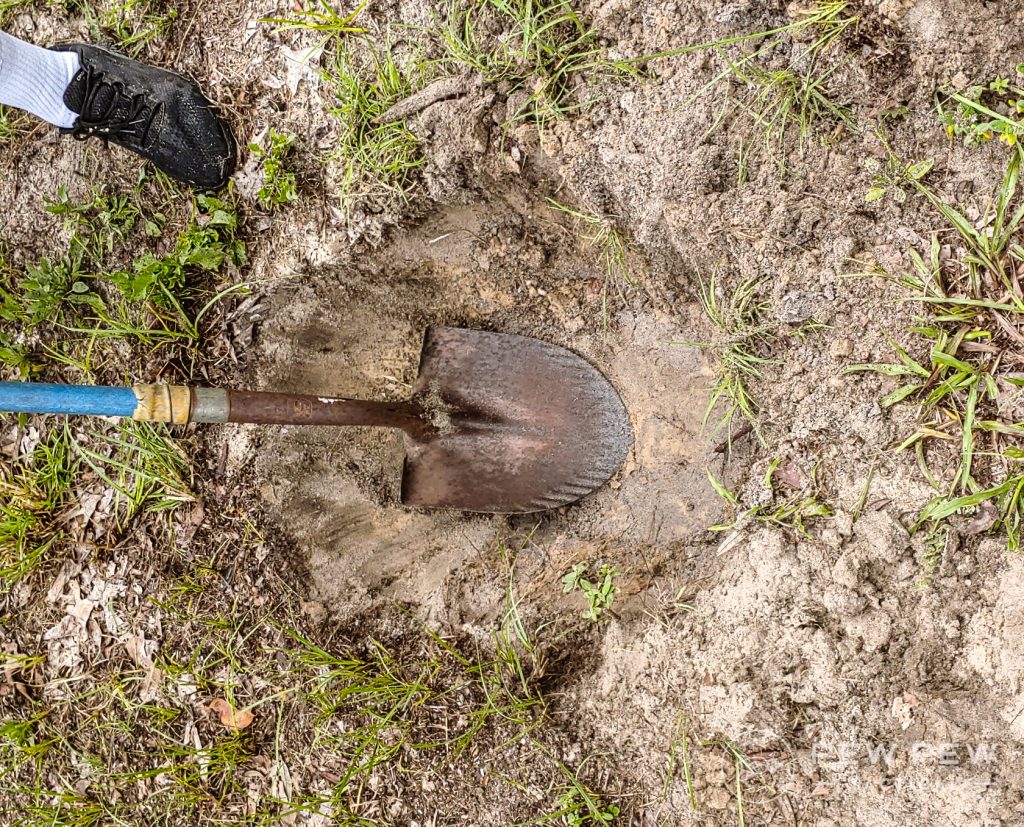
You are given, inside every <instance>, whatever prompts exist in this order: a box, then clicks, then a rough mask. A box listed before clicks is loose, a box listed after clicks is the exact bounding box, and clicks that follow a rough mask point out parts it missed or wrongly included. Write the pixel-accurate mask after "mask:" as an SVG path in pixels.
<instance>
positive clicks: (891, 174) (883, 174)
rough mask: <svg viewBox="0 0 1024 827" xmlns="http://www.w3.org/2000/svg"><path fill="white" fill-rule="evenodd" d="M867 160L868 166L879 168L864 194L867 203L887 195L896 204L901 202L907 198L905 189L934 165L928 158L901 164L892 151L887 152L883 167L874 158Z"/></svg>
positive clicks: (911, 185)
mask: <svg viewBox="0 0 1024 827" xmlns="http://www.w3.org/2000/svg"><path fill="white" fill-rule="evenodd" d="M869 161H871V162H872V163H870V164H868V167H869V168H877V169H879V171H878V173H877V174H876V175H875V177H874V179H873V180H872V182H871V188H870V189H869V190H868V191H867V193H866V194H865V196H864V200H865V202H867V203H869V204H870V203H871V202H872V201H878V200H879V199H881V198H884V197H885V196H887V195H888V196H890V197H891V198H892V200H893V201H895V202H896V203H897V204H902V203H903V202H904V201H906V200H907V190H908V189H911V188H912V187H913V185H914V183H915V182H918V181H920V180H921V179H922V178H924V176H925V175H927V174H928V173H929V172H931V169H932V167H933V166H934V165H935V162H934V161H932V160H931V159H930V158H929V159H927V160H925V161H914V162H913V163H910V164H903V163H901V162H900V161H899V160H898V159H897V158H896V156H894V155H893V154H892V153H890V154H889V160H888V162H887V164H886V167H885V169H880V167H881V164H880V162H878V161H877V160H876V159H874V158H871V159H869ZM866 163H867V162H866ZM876 165H877V166H876Z"/></svg>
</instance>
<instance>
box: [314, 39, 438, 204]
mask: <svg viewBox="0 0 1024 827" xmlns="http://www.w3.org/2000/svg"><path fill="white" fill-rule="evenodd" d="M323 71H324V79H325V81H326V83H327V85H328V88H329V89H330V91H331V93H332V97H333V102H332V103H331V104H330V105H329V106H328V112H329V113H330V114H331V115H332V116H333V117H334V119H335V120H336V121H337V122H338V137H337V143H336V146H335V149H334V152H333V153H332V154H331V156H330V159H329V162H330V163H333V164H338V166H339V179H340V181H339V187H340V192H341V203H342V207H343V208H344V210H345V212H346V214H348V215H351V214H352V212H353V210H355V209H357V208H363V207H366V206H372V207H375V208H377V207H380V206H382V205H393V204H398V203H401V202H403V201H404V200H405V199H406V198H407V197H408V194H409V192H410V191H411V190H412V188H413V185H414V183H415V180H416V177H415V173H416V171H417V170H418V169H419V168H420V167H422V166H423V164H424V158H423V155H422V153H421V151H420V146H419V140H418V139H417V138H416V136H415V135H414V134H413V133H412V132H411V131H410V130H409V128H408V127H407V126H406V125H405V123H404V122H402V121H382V120H381V116H382V115H384V113H385V112H387V111H388V110H389V109H390V108H391V107H392V106H394V105H395V104H396V103H398V102H399V101H402V100H404V99H405V98H407V97H409V96H410V95H411V94H412V93H413V92H415V91H417V90H418V89H419V88H420V87H421V86H422V84H423V83H424V82H425V81H426V79H427V75H426V73H425V70H424V66H423V64H422V62H420V61H417V60H415V59H413V60H410V61H408V62H405V63H402V62H400V61H399V59H398V58H397V57H396V56H395V54H394V53H393V51H392V50H391V49H390V48H386V47H378V46H376V45H373V44H372V43H369V42H361V43H360V42H352V43H349V42H348V41H343V42H341V43H339V44H338V46H337V47H336V48H335V50H334V52H333V53H332V54H331V56H330V58H329V60H328V62H327V64H326V65H325V67H324V70H323Z"/></svg>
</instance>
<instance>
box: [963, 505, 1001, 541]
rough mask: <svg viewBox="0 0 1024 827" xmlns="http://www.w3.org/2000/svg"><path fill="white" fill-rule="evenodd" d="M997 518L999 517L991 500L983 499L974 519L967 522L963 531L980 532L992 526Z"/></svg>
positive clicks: (969, 532)
mask: <svg viewBox="0 0 1024 827" xmlns="http://www.w3.org/2000/svg"><path fill="white" fill-rule="evenodd" d="M997 519H999V512H998V511H997V510H996V507H995V506H994V505H993V504H992V501H991V500H985V502H983V503H982V504H981V507H980V508H979V509H978V513H977V514H976V515H975V517H974V519H973V520H971V521H970V523H968V524H967V528H966V529H965V531H966V533H967V534H982V533H983V532H985V531H988V530H989V529H990V528H992V526H994V525H995V522H996V520H997Z"/></svg>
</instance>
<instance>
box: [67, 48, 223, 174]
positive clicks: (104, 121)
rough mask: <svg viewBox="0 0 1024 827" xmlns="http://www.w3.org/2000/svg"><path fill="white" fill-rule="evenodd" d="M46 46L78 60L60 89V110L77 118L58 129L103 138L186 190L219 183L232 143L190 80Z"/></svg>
mask: <svg viewBox="0 0 1024 827" xmlns="http://www.w3.org/2000/svg"><path fill="white" fill-rule="evenodd" d="M51 48H53V49H54V50H56V51H63V52H75V53H76V54H77V55H78V59H79V61H80V63H81V68H80V69H79V70H78V72H77V73H76V74H75V76H74V78H72V79H71V83H70V84H69V85H68V88H67V90H66V91H65V92H64V105H65V106H67V108H68V109H70V110H71V111H72V112H77V113H78V116H79V117H78V120H77V121H75V125H74V126H73V127H71V128H70V129H62V130H61V132H63V133H65V134H70V135H73V136H74V137H75V138H78V139H80V140H85V139H86V138H102V139H103V140H106V141H111V142H113V143H115V144H118V145H119V146H123V147H125V148H126V149H130V150H131V151H132V152H137V153H138V154H139V155H141V156H142V157H143V158H146V159H147V160H149V161H152V162H153V164H154V165H155V166H156V167H157V168H158V169H160V170H162V171H163V172H165V173H167V174H168V175H170V176H171V177H172V178H177V179H178V180H180V181H185V182H186V183H188V184H191V185H192V186H194V187H198V188H201V189H204V190H217V189H220V188H221V187H223V186H225V185H226V184H227V182H228V178H230V177H231V173H232V172H234V169H235V160H236V159H235V141H234V138H233V137H232V136H231V130H230V129H229V128H228V125H227V124H226V123H225V122H224V120H223V118H221V117H220V115H219V114H218V112H217V110H216V108H215V107H214V105H213V104H212V103H210V101H209V100H208V99H207V98H206V96H205V95H204V94H203V92H202V90H201V89H200V88H199V86H198V85H196V83H195V82H193V81H191V80H189V79H188V78H185V77H183V76H181V75H178V74H175V73H174V72H168V71H166V70H165V69H158V68H156V67H155V66H149V65H147V64H145V63H140V62H139V61H137V60H132V59H131V58H129V57H125V56H124V55H121V54H118V53H117V52H111V51H109V50H107V49H101V48H99V47H98V46H88V45H85V44H82V43H73V44H65V45H60V46H53V47H51Z"/></svg>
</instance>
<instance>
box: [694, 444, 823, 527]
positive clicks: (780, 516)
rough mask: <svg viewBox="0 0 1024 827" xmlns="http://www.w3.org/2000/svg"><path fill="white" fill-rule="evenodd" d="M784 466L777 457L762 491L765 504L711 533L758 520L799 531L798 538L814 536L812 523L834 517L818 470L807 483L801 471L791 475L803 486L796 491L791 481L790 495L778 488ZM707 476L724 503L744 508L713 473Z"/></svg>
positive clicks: (766, 477) (764, 481) (721, 524)
mask: <svg viewBox="0 0 1024 827" xmlns="http://www.w3.org/2000/svg"><path fill="white" fill-rule="evenodd" d="M781 463H782V457H776V458H775V459H774V460H772V461H771V463H769V465H768V470H767V472H766V473H765V475H764V479H763V481H762V487H763V490H764V492H765V495H766V496H764V497H763V500H764V501H763V502H759V503H757V504H755V505H753V506H751V507H749V508H747V509H746V510H745V511H743V512H742V513H741V514H739V515H738V516H737V517H736V519H734V520H733V521H732V522H729V523H720V524H717V525H713V526H711V527H710V528H709V529H708V530H709V531H727V530H729V529H732V528H737V527H739V526H742V525H744V524H746V523H747V522H749V521H751V520H757V521H758V522H762V523H769V524H771V525H775V526H778V527H780V528H785V529H789V530H792V531H796V532H797V533H798V534H801V535H802V536H804V537H808V536H810V534H809V532H808V523H809V522H810V521H811V520H814V519H819V518H822V517H830V516H832V510H831V509H830V508H829V507H828V505H827V504H826V503H825V502H824V501H823V499H822V492H821V483H820V481H819V479H818V468H817V466H815V467H814V469H813V470H812V471H811V473H810V474H809V475H808V476H807V477H806V479H803V478H802V475H801V474H800V473H799V472H798V471H790V473H789V474H787V476H792V477H795V478H796V479H797V480H799V481H800V482H801V483H802V484H801V485H800V487H799V488H793V480H790V481H789V487H790V488H791V492H790V493H789V494H786V493H783V492H782V491H781V490H780V486H779V485H777V484H776V481H777V478H778V472H779V466H780V465H781ZM707 474H708V480H709V482H710V483H711V487H712V488H714V489H715V492H716V493H717V494H718V495H719V496H720V497H721V498H722V499H723V500H725V501H726V502H727V503H728V504H729V505H731V506H733V507H734V508H742V507H743V504H742V503H741V502H740V499H739V497H737V496H736V495H735V494H733V493H732V492H731V491H729V489H728V488H726V487H725V486H724V485H723V484H722V483H721V482H719V481H718V480H717V479H715V476H714V474H712V473H711V471H710V469H709V470H708V472H707Z"/></svg>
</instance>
